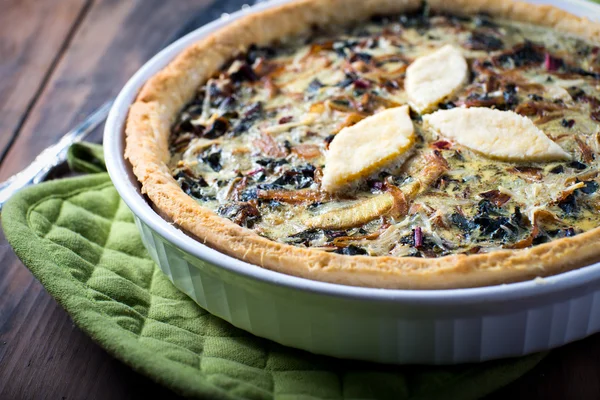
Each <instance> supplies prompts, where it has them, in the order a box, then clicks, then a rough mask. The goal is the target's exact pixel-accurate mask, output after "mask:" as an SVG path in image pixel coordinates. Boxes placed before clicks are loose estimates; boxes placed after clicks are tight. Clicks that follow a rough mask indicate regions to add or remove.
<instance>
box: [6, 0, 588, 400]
mask: <svg viewBox="0 0 600 400" xmlns="http://www.w3.org/2000/svg"><path fill="white" fill-rule="evenodd" d="M244 3H245V1H240V0H228V1H222V0H216V2H214V1H211V0H170V1H164V0H42V1H40V0H0V181H1V180H3V179H5V178H7V177H8V176H10V175H12V174H13V173H15V172H17V171H19V170H20V169H22V168H23V167H25V166H26V165H28V163H30V162H31V160H32V159H33V158H34V157H35V156H36V155H37V154H38V153H39V152H40V151H42V150H43V149H44V148H45V147H47V146H48V145H50V144H52V143H54V142H55V141H56V140H57V139H58V138H59V137H60V136H61V135H62V134H63V133H64V132H66V131H67V130H69V129H70V128H72V127H73V126H74V125H75V124H76V123H77V122H79V121H82V120H83V119H84V118H85V117H86V116H87V115H88V114H89V113H90V112H91V111H93V110H94V109H95V108H96V107H98V106H100V105H101V104H102V103H104V102H105V101H106V100H108V99H110V98H112V97H114V96H115V95H116V94H117V92H118V91H119V89H120V88H121V87H122V86H123V84H124V83H125V82H126V80H127V79H128V78H129V77H130V76H131V75H132V74H133V73H134V72H135V71H136V70H137V69H138V68H139V67H140V66H141V65H142V64H143V63H144V62H145V61H146V60H148V59H149V58H150V57H151V56H152V55H153V54H155V53H156V52H157V51H158V50H160V49H161V48H162V47H163V46H164V45H166V44H167V43H169V41H171V40H172V39H173V38H174V37H176V36H179V35H181V34H182V33H183V32H184V31H186V30H189V29H191V27H193V26H194V25H197V24H199V23H202V22H206V20H207V19H211V18H214V17H216V16H218V15H220V13H221V12H225V11H233V10H236V9H239V8H240V6H241V5H242V4H244ZM100 134H101V129H98V130H97V131H96V132H95V133H94V135H93V137H92V139H93V140H95V141H98V142H99V141H100V139H101V136H100ZM135 398H162V399H176V398H178V397H177V396H176V395H175V394H173V393H171V392H169V391H168V390H167V389H164V388H162V387H160V386H158V385H156V384H155V383H153V382H151V381H150V380H148V379H147V378H145V377H143V376H140V375H138V374H136V373H135V372H133V371H132V370H131V369H130V368H128V367H127V366H125V365H123V364H121V363H120V362H119V361H117V360H115V359H113V358H112V357H111V356H109V355H108V354H107V353H106V352H104V350H102V349H101V348H100V347H98V346H97V345H96V344H95V343H93V341H92V340H91V339H89V338H88V337H87V336H85V335H84V334H83V333H82V332H81V331H80V330H79V329H78V328H77V327H75V326H74V325H73V323H72V321H71V320H70V318H69V316H68V315H67V314H66V313H65V311H64V310H63V309H62V308H60V306H58V304H57V303H56V302H55V301H54V300H53V299H52V298H51V297H50V296H49V295H48V293H47V292H46V291H45V290H44V288H43V287H42V286H41V285H40V283H39V282H38V281H37V280H35V278H33V276H32V275H31V273H30V272H29V271H28V270H27V269H26V268H25V267H24V266H23V265H22V264H21V262H20V261H19V260H18V259H17V257H16V256H15V255H14V253H13V252H12V250H11V249H10V247H9V246H8V244H7V243H6V240H5V239H4V236H3V234H2V233H1V231H0V399H10V400H13V399H15V400H19V399H135ZM490 398H491V399H494V400H500V399H506V398H515V399H520V398H526V399H538V398H539V399H598V398H600V336H599V335H596V336H593V337H591V338H588V339H586V340H583V341H580V342H577V343H573V344H571V345H568V346H565V347H563V348H561V349H558V350H555V351H553V352H551V354H550V355H549V356H548V357H547V358H546V359H545V360H544V361H543V362H542V363H541V364H540V365H539V366H538V367H537V368H535V369H534V370H533V371H531V372H530V373H529V374H527V375H526V376H524V377H522V378H521V379H519V380H518V381H516V382H514V383H512V384H511V385H509V386H507V387H506V388H503V389H501V390H500V391H498V392H497V393H495V394H494V395H492V396H490Z"/></svg>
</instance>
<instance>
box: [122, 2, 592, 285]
mask: <svg viewBox="0 0 600 400" xmlns="http://www.w3.org/2000/svg"><path fill="white" fill-rule="evenodd" d="M599 43H600V26H598V25H596V24H594V23H592V22H590V21H588V20H585V19H580V18H578V17H575V16H573V15H570V14H568V13H566V12H564V11H561V10H558V9H556V8H552V7H549V6H540V5H532V4H526V3H520V2H510V1H502V2H491V1H484V0H462V1H454V2H447V1H446V2H445V1H441V0H430V1H428V2H426V3H423V2H421V1H414V0H370V1H364V0H363V1H359V0H302V1H296V2H292V3H289V4H287V5H284V6H280V7H276V8H271V9H268V10H266V11H262V12H260V13H256V14H251V15H247V16H245V17H242V18H240V19H238V20H236V21H234V22H232V23H231V24H229V25H227V26H226V27H224V28H222V29H220V30H218V31H216V32H215V33H213V34H212V35H211V36H209V37H208V38H206V39H204V40H202V41H200V42H198V43H196V44H194V45H192V46H190V47H189V48H187V49H186V50H185V51H184V52H183V53H181V54H180V55H179V56H178V57H177V58H175V59H174V60H173V61H172V62H171V63H170V64H169V65H168V66H167V67H166V68H165V69H164V70H162V71H161V72H160V73H158V74H157V75H155V76H154V77H153V78H151V79H150V80H149V81H148V82H147V83H146V84H145V86H144V87H143V89H142V90H141V92H140V94H139V95H138V97H137V99H136V101H135V102H134V104H133V105H132V106H131V110H130V113H129V117H128V120H127V127H126V135H127V146H126V157H127V158H128V159H129V160H130V162H131V164H132V165H133V171H134V173H135V175H136V176H137V177H138V179H139V181H140V182H141V185H142V191H143V192H144V193H146V194H147V196H148V197H149V199H150V201H151V202H152V203H153V204H154V205H155V206H156V208H157V209H158V210H159V212H160V213H161V215H163V216H164V217H165V218H167V219H168V220H170V221H171V222H173V223H175V224H176V225H178V226H179V227H181V228H182V229H183V230H185V231H186V232H188V233H190V234H191V235H193V236H195V237H196V238H197V239H198V240H199V241H200V242H202V243H206V244H207V245H209V246H210V247H213V248H215V249H217V250H219V251H221V252H223V253H226V254H229V255H231V256H234V257H237V258H240V259H243V260H245V261H248V262H250V263H253V264H257V265H259V266H262V267H265V268H269V269H272V270H276V271H280V272H283V273H286V274H291V275H296V276H301V277H305V278H309V279H315V280H321V281H327V282H334V283H341V284H347V285H357V286H369V287H379V288H406V289H441V288H458V287H473V286H483V285H492V284H500V283H508V282H514V281H521V280H526V279H532V278H535V277H543V276H548V275H553V274H557V273H560V272H563V271H567V270H571V269H574V268H579V267H582V266H585V265H589V264H590V263H592V262H595V261H599V260H600V246H599V240H600V228H598V227H599V226H600V214H599V212H598V211H599V210H600V191H599V190H598V187H599V183H600V178H599V175H598V173H599V169H598V168H599V166H600V165H599V164H600V160H599V159H598V156H599V154H600V47H599Z"/></svg>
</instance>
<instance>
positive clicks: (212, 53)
mask: <svg viewBox="0 0 600 400" xmlns="http://www.w3.org/2000/svg"><path fill="white" fill-rule="evenodd" d="M342 3H343V7H342ZM348 3H351V4H348ZM429 4H430V6H431V7H432V8H433V9H435V10H441V11H448V12H454V13H461V14H465V13H473V12H487V13H489V14H491V15H493V16H498V17H503V18H512V19H515V20H518V21H522V22H530V23H535V24H540V25H545V26H550V27H554V28H555V29H558V30H560V31H564V32H569V33H573V34H576V35H579V36H583V37H586V38H588V39H591V40H592V41H600V25H597V24H593V23H591V22H590V21H588V20H585V19H582V18H578V17H575V16H573V15H571V14H569V13H567V12H565V11H562V10H559V9H556V8H553V7H550V6H539V5H531V4H526V3H520V2H509V1H506V2H495V1H493V0H457V1H455V2H446V1H444V0H430V1H429ZM420 5H421V2H420V0H403V1H394V0H367V1H360V0H349V1H345V2H343V0H329V1H327V0H301V1H298V2H295V3H291V4H287V5H284V6H280V7H276V8H273V9H269V10H266V11H263V12H261V13H258V14H251V15H248V16H245V17H243V18H241V19H239V20H237V21H235V22H234V23H232V24H230V25H228V26H227V27H225V28H222V29H221V30H219V31H217V32H216V33H214V34H213V35H211V36H209V37H207V38H206V39H204V40H202V41H200V42H198V43H196V44H194V45H192V46H190V47H188V48H187V49H186V50H185V51H183V52H182V53H181V54H180V55H179V56H178V57H176V58H175V59H174V60H173V61H172V62H171V63H170V64H169V65H168V66H167V67H166V68H165V69H163V70H162V71H160V72H159V73H158V74H156V75H155V76H154V77H152V78H151V79H150V80H149V81H148V82H147V83H146V84H145V85H144V86H143V88H142V90H141V91H140V93H139V95H138V97H137V99H136V101H135V102H134V103H133V105H132V106H131V109H130V112H129V115H128V118H127V122H126V152H125V157H126V158H127V159H129V161H130V162H131V164H132V166H133V171H134V174H135V175H136V176H137V178H138V180H139V181H140V182H141V183H142V191H143V192H144V193H146V194H147V195H148V197H149V198H150V200H151V201H152V202H153V203H154V204H155V205H156V207H157V208H158V209H159V210H160V211H161V213H162V214H163V216H166V217H167V218H168V219H170V220H171V221H173V222H174V223H176V224H177V225H179V226H180V227H181V228H182V229H184V230H185V231H187V232H189V233H191V234H193V235H194V236H195V237H196V238H198V240H199V241H201V242H203V243H205V244H207V245H209V246H210V247H213V248H215V249H217V250H219V251H221V252H223V253H225V254H228V255H231V256H233V257H236V258H238V259H242V260H244V261H247V262H250V263H252V264H256V265H259V266H261V267H264V268H268V269H271V270H275V271H279V272H282V273H286V274H289V275H295V276H300V277H304V278H308V279H312V280H319V281H326V282H332V283H340V284H346V285H353V286H365V287H376V288H390V289H392V288H393V289H448V288H459V287H476V286H486V285H494V284H500V283H508V282H516V281H523V280H528V279H532V278H535V277H538V276H549V275H555V274H558V273H561V272H565V271H568V270H572V269H576V268H579V267H582V266H584V265H587V264H589V263H592V262H595V261H600V252H598V250H597V243H598V242H599V241H600V228H596V229H593V230H591V231H588V232H586V233H583V234H581V235H578V236H575V237H572V238H564V239H560V240H556V241H552V242H550V243H547V244H543V245H539V246H536V247H533V248H529V249H524V250H518V251H514V250H499V251H495V252H491V253H487V254H478V255H470V256H466V255H452V256H446V257H442V258H436V259H420V258H395V257H388V256H382V257H369V256H353V257H348V256H342V255H338V254H331V253H326V252H323V251H319V250H315V249H310V248H307V249H304V248H299V247H295V246H291V245H285V244H282V243H277V242H274V241H271V240H269V239H266V238H263V237H261V236H259V235H257V234H256V233H254V232H252V231H250V230H248V229H245V228H242V227H240V226H238V225H236V224H234V223H233V222H231V221H229V220H227V219H224V218H221V217H219V216H217V215H216V214H215V213H213V212H212V211H210V210H208V209H206V208H204V207H202V206H200V205H199V204H198V203H196V202H195V201H194V200H193V199H192V198H191V197H189V196H187V195H186V194H185V193H183V191H182V190H181V189H180V187H179V186H178V185H177V183H176V182H175V180H174V179H173V178H172V177H171V175H170V173H169V170H168V168H167V165H166V164H167V162H168V159H169V150H168V136H169V132H170V126H171V124H172V120H173V118H174V116H175V115H176V114H177V112H178V111H179V109H180V108H181V107H182V106H183V104H185V103H186V102H187V100H188V99H189V98H191V97H192V96H193V93H194V91H195V88H197V87H198V86H199V85H200V84H201V83H202V82H203V81H204V80H206V79H208V77H209V76H210V75H211V74H212V73H213V72H214V71H216V70H217V69H218V68H219V67H220V65H221V64H223V63H224V62H225V61H226V60H227V58H229V57H231V56H233V55H234V54H235V53H236V52H239V51H241V50H243V49H244V48H245V47H247V46H248V45H249V44H251V43H259V44H260V43H267V42H269V41H271V40H274V39H275V38H277V37H280V36H283V35H291V34H296V33H300V32H301V31H302V30H304V29H306V28H307V27H309V26H311V25H314V24H316V25H321V24H327V23H339V22H343V21H349V20H356V19H359V18H364V17H366V16H369V15H373V14H376V13H386V12H387V13H394V12H402V11H410V10H413V9H416V8H418V7H419V6H420ZM565 260H568V261H565Z"/></svg>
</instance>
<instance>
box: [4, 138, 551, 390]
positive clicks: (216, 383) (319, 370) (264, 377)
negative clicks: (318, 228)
mask: <svg viewBox="0 0 600 400" xmlns="http://www.w3.org/2000/svg"><path fill="white" fill-rule="evenodd" d="M69 163H70V165H71V167H72V168H73V169H75V170H78V171H84V172H86V171H87V172H97V171H99V170H101V169H102V168H103V165H104V162H103V159H102V152H101V147H99V146H97V145H89V144H85V143H82V144H77V145H74V146H73V147H72V148H71V150H70V152H69ZM2 225H3V228H4V231H5V234H6V237H7V239H8V241H9V242H10V244H11V245H12V246H13V248H14V250H15V252H16V253H17V255H18V256H19V257H20V258H21V260H22V261H23V263H24V264H25V265H26V266H27V267H28V268H29V269H30V270H31V272H32V273H33V274H34V275H35V277H36V278H38V279H39V280H40V282H41V283H42V284H43V285H44V287H45V288H46V289H47V290H48V292H49V293H50V294H51V295H52V296H54V298H56V300H57V301H58V302H59V303H60V304H61V305H62V306H63V307H64V308H65V310H66V311H67V312H68V313H69V314H70V315H71V317H72V318H73V321H74V322H75V323H76V324H77V325H78V326H79V327H80V328H81V329H83V330H84V331H85V332H86V333H87V334H88V335H90V336H91V337H92V338H93V339H94V340H95V341H96V342H97V343H98V344H99V345H100V346H102V347H103V348H104V349H106V350H107V351H108V352H109V353H110V354H112V355H114V356H115V357H116V358H118V359H120V360H121V361H123V362H124V363H126V364H128V365H130V366H131V367H132V368H134V369H135V370H136V371H138V372H140V373H142V374H145V375H147V376H149V377H151V378H152V379H154V380H155V381H157V382H159V383H160V384H163V385H165V386H167V387H169V388H171V389H172V390H174V391H175V392H177V393H180V394H182V395H185V396H189V397H197V398H207V399H282V400H284V399H290V400H291V399H305V400H308V399H314V400H316V399H396V400H397V399H438V398H439V399H476V398H480V397H482V396H484V395H486V394H489V393H491V392H493V391H494V390H496V389H498V388H500V387H502V386H504V385H506V384H507V383H508V382H511V381H513V380H514V379H516V378H518V377H520V376H521V375H523V374H524V373H525V372H527V371H528V370H530V369H531V368H533V367H534V366H535V365H536V364H537V363H538V362H539V361H540V360H541V359H542V358H543V354H536V355H532V356H528V357H524V358H520V359H516V360H502V361H495V362H486V363H481V364H473V365H464V366H453V367H423V366H389V365H378V364H370V363H365V362H357V361H347V360H339V359H334V358H329V357H323V356H317V355H314V354H310V353H307V352H303V351H299V350H295V349H291V348H287V347H284V346H281V345H278V344H276V343H273V342H270V341H268V340H264V339H261V338H258V337H255V336H252V335H250V334H248V333H246V332H244V331H241V330H239V329H237V328H235V327H233V326H232V325H230V324H228V323H227V322H225V321H223V320H221V319H219V318H217V317H214V316H212V315H211V314H209V313H208V312H206V311H205V310H203V309H202V308H200V307H199V306H198V305H197V304H196V303H194V301H192V300H191V299H190V298H188V297H187V296H186V295H184V294H183V293H181V292H179V291H178V290H177V289H176V288H175V287H174V286H173V285H172V284H171V282H170V281H169V279H168V278H167V277H166V276H165V275H164V274H163V273H162V272H161V271H160V270H159V269H158V267H157V266H156V265H155V264H154V263H153V262H152V261H151V260H150V258H149V257H148V254H147V253H146V250H145V248H144V246H143V245H142V242H141V239H140V236H139V235H138V232H137V229H136V226H135V224H134V220H133V216H132V214H131V212H130V211H129V209H128V208H127V206H126V205H125V204H124V203H123V202H122V201H121V199H120V198H119V195H118V193H117V192H116V190H115V189H114V187H113V185H112V184H111V182H110V179H109V177H108V175H107V174H106V173H95V174H90V175H85V176H83V177H77V178H70V179H63V180H57V181H52V182H47V183H43V184H41V185H38V186H35V187H32V188H29V189H26V190H23V191H22V192H20V193H19V194H17V195H16V196H15V197H14V198H12V199H11V200H10V201H9V202H8V203H7V204H6V205H5V208H4V210H3V212H2Z"/></svg>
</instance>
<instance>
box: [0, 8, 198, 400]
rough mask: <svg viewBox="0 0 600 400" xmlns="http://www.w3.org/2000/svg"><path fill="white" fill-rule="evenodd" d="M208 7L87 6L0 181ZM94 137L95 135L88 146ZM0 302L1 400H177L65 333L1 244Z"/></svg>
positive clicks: (71, 329) (64, 319)
mask: <svg viewBox="0 0 600 400" xmlns="http://www.w3.org/2000/svg"><path fill="white" fill-rule="evenodd" d="M208 4H209V1H208V0H179V1H177V2H163V1H161V0H139V1H127V2H122V1H117V0H97V1H95V2H94V3H93V4H92V6H91V8H90V10H89V11H88V12H87V13H86V15H85V17H84V18H83V20H82V22H81V25H80V27H79V28H78V29H77V31H76V32H75V34H74V36H73V38H72V40H70V42H69V48H68V49H67V50H66V52H65V54H64V56H63V57H62V58H61V59H60V60H59V61H58V62H57V63H56V68H54V69H53V70H51V71H50V72H49V78H48V82H47V84H46V85H45V86H44V87H42V88H41V89H40V91H41V94H40V95H39V96H38V99H37V102H36V103H35V105H34V106H33V107H32V109H31V111H30V113H29V116H28V118H27V119H26V121H25V123H24V124H23V127H22V129H21V131H20V132H19V135H18V136H17V139H16V140H15V142H14V144H13V146H12V147H11V149H10V151H9V153H8V154H7V157H6V158H5V159H4V162H3V163H2V166H1V167H0V175H1V176H2V177H1V178H0V180H2V179H3V178H6V177H7V176H8V175H10V174H12V173H14V172H16V171H18V170H20V169H22V168H23V167H24V166H26V165H27V164H28V163H29V162H30V161H31V160H32V159H33V158H34V157H35V155H37V154H38V153H39V152H40V151H41V150H43V149H44V148H45V147H46V146H48V145H49V144H51V143H54V142H55V141H56V140H57V139H58V137H60V136H61V135H62V134H63V133H64V132H65V131H67V130H68V129H69V128H71V127H72V126H73V125H74V124H75V123H76V122H77V121H79V120H82V119H83V118H84V117H85V116H86V115H87V114H88V113H89V112H90V111H92V110H93V109H94V108H96V107H97V106H98V105H100V104H102V103H103V102H104V101H106V100H108V99H110V98H111V97H113V96H115V95H116V93H117V92H118V90H119V89H120V88H121V87H122V86H123V84H124V83H125V81H126V80H127V79H128V78H129V77H130V75H132V74H133V72H135V70H137V68H139V67H140V66H141V64H143V63H144V62H145V61H146V60H147V59H149V58H150V57H151V56H152V55H153V54H155V53H156V52H157V51H158V50H159V49H160V48H162V47H163V46H164V44H166V42H168V41H169V40H170V39H171V38H173V36H174V35H175V33H176V32H178V31H179V30H180V29H181V27H182V26H183V25H185V23H186V21H188V20H189V19H190V18H191V17H193V16H194V15H196V14H197V13H200V12H202V10H203V9H204V8H205V7H206V6H207V5H208ZM13 6H15V5H13ZM3 7H4V5H3ZM15 7H16V6H15ZM46 11H47V15H46V18H47V19H48V20H49V21H51V22H50V23H52V21H55V18H54V16H53V15H52V10H51V9H49V10H46ZM3 80H4V74H3V70H0V82H2V81H3ZM100 134H101V130H100V129H99V130H98V131H97V132H96V135H95V139H96V140H97V141H99V140H100ZM1 136H2V137H4V135H1ZM0 299H1V300H0V398H1V399H5V398H6V399H32V398H36V399H37V398H52V399H60V398H68V399H84V398H86V399H88V398H90V399H104V398H112V399H125V398H140V397H148V395H150V397H151V398H153V397H155V396H159V397H161V398H176V396H175V395H173V394H171V393H170V392H169V391H168V390H166V389H164V388H161V387H159V386H157V385H156V384H154V383H152V382H150V381H149V380H148V379H147V378H145V377H142V376H140V375H138V374H136V373H135V372H133V371H132V370H130V369H129V368H128V367H127V366H125V365H123V364H121V363H120V362H118V361H117V360H115V359H113V358H112V357H111V356H109V355H108V354H107V353H106V352H104V351H103V350H102V349H101V348H100V347H98V346H97V345H96V344H94V343H93V342H92V340H91V339H89V338H88V337H87V336H86V335H84V334H83V333H82V332H81V331H80V330H79V329H78V328H76V327H75V326H73V324H72V322H71V321H70V319H69V317H68V315H67V314H66V313H65V312H64V310H62V308H60V306H59V305H58V304H57V303H56V302H55V301H54V300H53V299H52V298H51V297H50V296H49V295H48V293H47V292H45V291H44V290H43V287H42V286H41V285H40V284H39V282H37V281H36V280H35V279H34V278H33V276H32V275H31V274H30V273H29V271H28V270H27V269H26V268H25V267H24V266H23V265H22V264H21V263H20V261H19V260H18V259H17V258H16V256H15V255H14V253H13V252H12V250H10V248H9V247H8V245H7V244H6V242H5V240H4V238H3V237H0Z"/></svg>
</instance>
